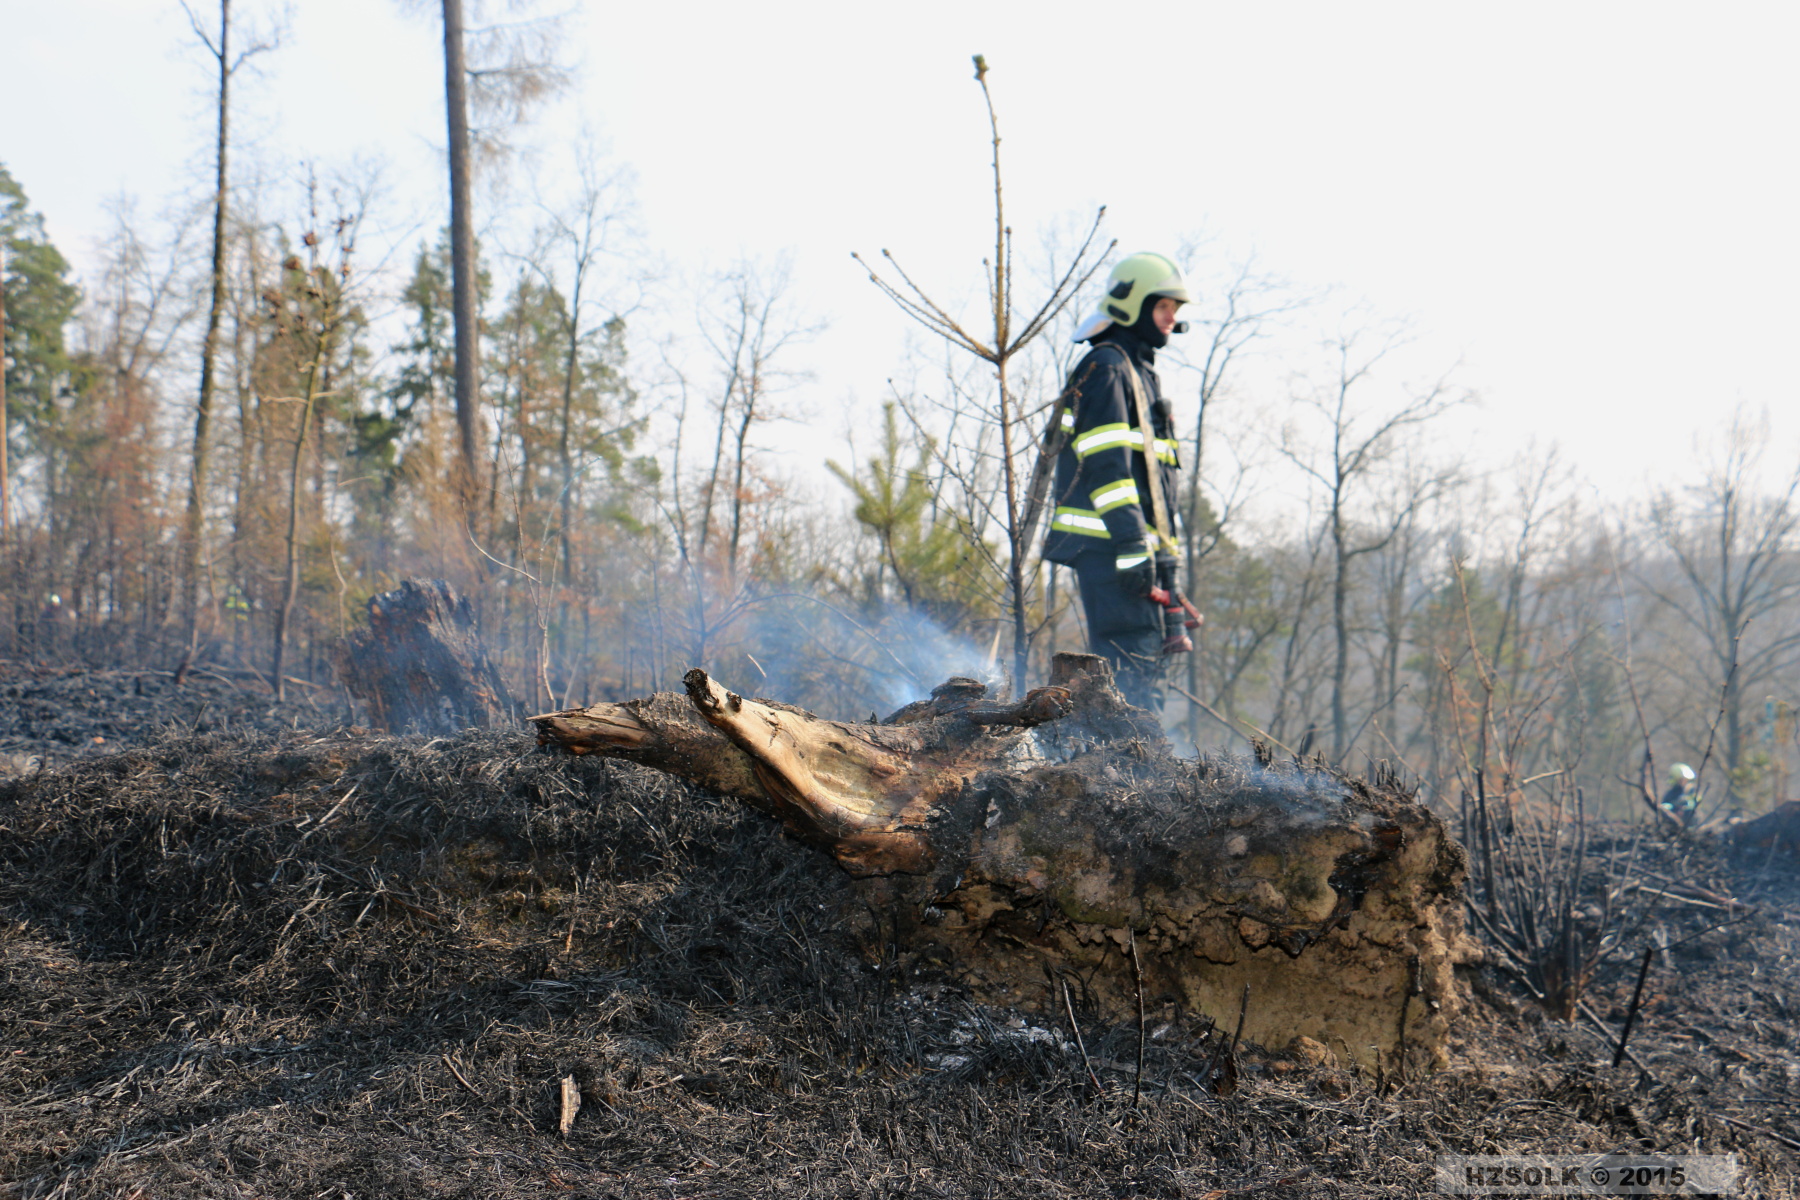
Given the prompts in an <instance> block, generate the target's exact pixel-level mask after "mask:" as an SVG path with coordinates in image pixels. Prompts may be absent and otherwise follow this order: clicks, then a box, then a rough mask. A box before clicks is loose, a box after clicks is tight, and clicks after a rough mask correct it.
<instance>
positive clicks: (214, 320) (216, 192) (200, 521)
mask: <svg viewBox="0 0 1800 1200" xmlns="http://www.w3.org/2000/svg"><path fill="white" fill-rule="evenodd" d="M230 39H231V0H219V45H218V47H217V56H218V60H219V131H218V140H217V143H216V146H215V151H214V168H215V174H214V180H213V243H212V301H211V303H210V304H209V305H208V307H207V312H206V336H205V338H204V339H202V341H201V343H200V400H199V405H198V407H197V408H196V409H195V412H194V459H193V470H192V472H191V473H190V474H189V477H188V502H187V520H186V522H185V524H184V525H183V527H182V536H181V579H182V594H183V597H184V604H185V607H186V614H185V615H186V618H187V619H186V624H187V644H188V650H187V653H188V655H189V656H191V655H192V654H193V653H194V650H195V645H196V640H197V639H198V637H199V632H200V629H199V620H200V540H201V538H202V536H203V535H204V533H205V509H206V472H207V458H208V453H209V450H210V430H209V426H210V425H211V424H212V407H213V392H214V389H215V387H216V380H215V378H214V375H215V371H216V358H217V355H218V346H219V322H220V319H221V318H222V317H223V315H224V310H225V221H226V215H227V204H228V201H229V196H228V194H227V183H228V179H229V173H228V161H227V160H228V151H229V148H230V144H231V140H230V132H231V129H230V125H231V70H232V62H231V41H230ZM186 666H187V661H186V659H184V660H183V662H182V667H183V669H184V670H185V668H186Z"/></svg>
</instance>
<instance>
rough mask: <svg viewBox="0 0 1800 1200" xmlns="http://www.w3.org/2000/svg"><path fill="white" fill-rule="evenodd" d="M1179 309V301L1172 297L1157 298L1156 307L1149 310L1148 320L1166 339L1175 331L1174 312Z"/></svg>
mask: <svg viewBox="0 0 1800 1200" xmlns="http://www.w3.org/2000/svg"><path fill="white" fill-rule="evenodd" d="M1180 307H1181V301H1179V300H1177V299H1175V298H1174V297H1172V296H1158V297H1157V298H1156V307H1155V308H1153V309H1151V310H1150V319H1151V320H1152V321H1155V322H1156V327H1157V328H1158V329H1160V330H1161V331H1162V332H1163V335H1164V336H1165V337H1166V336H1167V335H1168V334H1169V333H1171V332H1173V331H1174V329H1175V310H1176V309H1178V308H1180Z"/></svg>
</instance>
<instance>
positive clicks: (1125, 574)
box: [1116, 542, 1156, 597]
mask: <svg viewBox="0 0 1800 1200" xmlns="http://www.w3.org/2000/svg"><path fill="white" fill-rule="evenodd" d="M1116 562H1117V564H1118V568H1119V586H1120V587H1121V588H1123V589H1125V594H1126V595H1128V596H1145V597H1148V596H1149V595H1150V589H1151V588H1153V587H1155V586H1156V564H1155V563H1154V562H1153V561H1151V558H1150V551H1149V549H1148V547H1146V546H1145V545H1144V543H1142V542H1126V543H1124V544H1123V545H1121V546H1119V548H1118V558H1117V559H1116Z"/></svg>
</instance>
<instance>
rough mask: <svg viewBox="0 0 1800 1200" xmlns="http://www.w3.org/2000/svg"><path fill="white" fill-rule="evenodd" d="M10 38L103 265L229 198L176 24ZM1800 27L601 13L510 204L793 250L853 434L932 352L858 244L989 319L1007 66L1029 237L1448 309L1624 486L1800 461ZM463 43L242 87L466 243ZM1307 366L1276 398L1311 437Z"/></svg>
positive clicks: (1537, 433) (1471, 432)
mask: <svg viewBox="0 0 1800 1200" xmlns="http://www.w3.org/2000/svg"><path fill="white" fill-rule="evenodd" d="M195 3H196V6H197V8H200V9H203V10H204V9H205V8H206V7H207V6H208V3H209V0H195ZM571 3H576V0H571ZM239 6H240V7H242V8H252V6H251V4H250V2H249V0H239ZM4 10H5V12H4V17H3V19H0V112H4V113H5V114H6V117H5V120H4V122H3V123H0V130H3V131H4V132H3V133H0V162H4V163H5V164H6V166H7V167H8V168H9V169H10V170H11V171H12V173H13V174H14V175H15V176H16V177H17V178H18V179H19V180H20V182H21V183H22V184H23V185H24V186H25V188H26V189H27V191H28V193H29V194H30V196H31V199H32V201H33V203H34V205H35V206H36V207H37V208H38V209H39V210H40V211H42V212H43V213H44V214H45V216H46V217H47V219H48V222H49V227H50V230H51V232H52V235H53V236H54V237H55V238H56V239H57V240H58V242H59V243H60V244H61V245H62V247H63V249H64V251H65V252H66V253H68V254H69V255H70V257H71V258H73V259H74V260H75V261H76V263H77V264H78V266H80V265H85V264H87V263H91V262H92V260H93V252H92V244H93V242H94V240H95V239H96V238H97V237H99V236H100V235H102V234H103V233H104V232H105V229H106V227H107V224H108V218H107V215H106V203H107V201H108V199H109V198H111V197H113V196H116V195H118V194H119V193H121V192H126V193H131V194H135V195H136V196H138V197H140V199H141V202H142V206H143V207H144V208H145V209H146V210H154V209H156V208H157V207H159V206H160V205H162V204H164V203H166V202H167V201H168V200H169V199H170V198H171V197H173V196H175V195H177V194H179V193H182V192H183V191H189V192H191V191H192V187H191V185H192V184H193V182H194V181H197V180H199V179H200V178H201V177H202V175H203V173H204V170H205V162H206V154H207V151H208V147H209V145H210V142H209V139H210V136H211V129H210V123H209V122H210V117H209V115H208V111H207V109H208V105H209V104H210V99H211V93H210V89H211V81H210V79H209V77H208V76H207V74H206V71H205V64H204V62H203V60H202V59H201V58H200V56H199V55H198V54H196V53H195V52H194V50H193V48H192V46H191V41H192V35H191V33H189V31H188V29H187V26H186V18H185V17H184V16H183V15H182V13H181V10H180V8H179V6H178V5H176V4H174V3H167V2H162V0H157V2H151V0H57V2H56V3H53V4H43V3H27V2H26V0H4ZM214 11H215V12H216V9H215V10H214ZM252 11H254V10H252ZM1796 33H1800V10H1796V9H1795V8H1794V7H1793V6H1792V5H1785V4H1775V3H1742V4H1729V3H1722V4H1709V5H1697V4H1689V5H1679V6H1677V5H1664V4H1654V3H1641V2H1640V3H1594V2H1584V3H1574V4H1571V3H1567V2H1564V3H1554V4H1552V3H1509V4H1505V5H1499V4H1488V5H1472V4H1445V3H1441V2H1434V3H1416V4H1401V3H1343V2H1334V3H1264V4H1243V3H1237V4H1219V3H1190V4H1185V5H1174V4H1163V5H1151V4H1141V5H1105V6H1102V5H1094V4H1063V3H1043V2H1040V3H1030V4H1022V3H986V4H978V3H971V2H967V0H965V2H964V3H937V2H913V3H908V4H904V5H895V6H881V7H878V6H873V5H859V4H847V3H841V2H840V3H835V4H800V3H787V2H780V0H772V2H769V3H763V4H756V5H746V4H727V3H717V2H713V0H704V2H696V3H688V4H683V5H644V4H636V5H613V4H604V3H599V2H597V0H589V2H588V3H586V4H584V5H581V6H580V11H579V12H578V14H577V18H576V24H575V26H574V32H573V34H572V36H571V37H570V39H569V50H570V57H571V59H572V60H573V61H575V62H576V63H577V64H578V66H579V78H578V83H577V86H576V88H575V90H574V92H573V93H572V94H571V95H570V96H568V97H566V98H564V99H562V100H560V101H557V102H556V103H555V105H554V106H553V108H552V109H551V110H548V111H547V112H546V114H545V115H544V117H543V118H542V119H541V120H540V122H539V124H538V126H537V128H536V129H535V131H534V132H532V133H531V134H530V135H529V137H530V138H531V139H532V140H534V141H536V142H537V143H538V144H539V145H540V147H541V153H540V154H538V156H537V157H535V158H534V159H532V160H530V163H529V166H528V178H527V180H526V181H525V183H524V185H523V186H522V187H519V188H516V189H515V190H514V192H513V193H512V194H511V195H510V197H509V198H508V200H507V203H508V204H511V205H518V206H526V205H528V204H529V202H530V200H531V198H532V197H533V196H535V195H538V194H546V193H550V192H554V191H555V190H556V188H557V186H558V185H559V182H560V181H561V180H563V179H565V178H566V175H567V168H566V166H565V162H566V159H565V158H564V157H563V156H562V153H561V147H562V146H563V144H564V143H566V142H567V141H568V140H569V138H570V137H571V135H572V133H573V131H575V130H576V129H578V128H580V127H583V126H585V127H587V128H590V129H592V130H594V131H596V132H597V133H598V134H600V135H601V136H602V137H603V138H604V139H605V140H606V141H607V142H608V143H609V144H610V146H611V148H612V153H613V155H614V157H615V158H616V159H617V160H618V161H619V162H620V163H622V164H624V165H626V166H628V167H629V168H630V169H631V170H632V171H633V172H634V174H635V177H636V192H637V198H638V204H639V211H640V220H641V223H642V225H643V227H644V230H645V233H646V235H647V241H648V244H649V245H650V247H651V248H652V249H653V250H654V251H655V252H656V253H657V254H659V255H660V256H661V257H662V258H663V259H664V260H665V262H666V263H668V264H669V265H670V267H671V269H672V270H673V271H674V272H677V273H681V272H689V273H693V274H695V275H697V274H699V273H701V272H703V271H705V270H706V269H707V268H709V267H711V266H718V265H724V264H727V263H729V262H730V261H732V260H734V259H735V258H737V257H739V256H740V255H744V254H750V255H762V256H773V255H775V254H778V253H782V252H786V253H789V254H791V255H792V257H793V261H794V274H795V279H796V282H797V284H798V286H799V289H800V296H801V298H802V300H803V302H804V303H805V305H806V306H807V307H808V308H809V309H810V310H812V311H813V312H815V313H816V314H818V315H819V316H821V317H823V318H824V319H826V320H827V321H829V329H828V330H827V331H826V332H825V333H824V334H823V335H821V337H820V338H819V339H818V340H817V341H816V342H814V343H813V344H812V345H811V346H810V347H809V348H807V349H805V350H803V351H801V353H800V355H799V359H798V363H799V365H806V366H810V367H811V368H812V370H813V373H814V379H813V381H812V382H811V383H809V384H808V385H807V386H806V387H805V388H804V389H803V395H802V396H798V397H797V399H800V400H802V401H803V403H804V404H805V406H806V407H807V408H808V409H809V410H810V411H811V412H813V413H814V415H815V420H816V422H817V424H818V426H819V428H820V430H821V432H822V433H824V434H826V435H830V436H831V437H833V438H835V435H837V434H838V433H839V432H840V431H841V430H842V429H843V428H844V427H845V420H844V417H843V414H844V412H845V411H851V412H855V413H862V412H864V411H865V410H866V409H868V408H869V407H870V406H872V404H873V403H874V401H875V400H877V399H879V397H880V396H881V394H882V392H883V387H884V384H883V381H884V380H885V379H886V378H888V377H889V376H890V375H893V374H894V373H895V372H896V371H897V370H898V369H899V367H900V364H901V361H902V345H903V341H904V339H905V337H906V335H907V333H908V325H907V323H906V322H905V320H904V318H902V317H901V316H900V314H899V313H898V312H896V311H895V310H894V309H893V308H892V307H891V306H889V305H888V304H887V302H886V301H885V300H883V299H882V298H881V297H880V296H879V294H877V293H876V292H875V290H874V289H873V288H872V287H870V285H869V284H868V283H867V281H866V280H865V279H864V277H863V275H862V273H861V272H860V271H859V270H858V269H857V268H856V266H855V264H854V263H852V262H851V261H850V258H849V253H850V251H851V250H853V249H857V250H862V251H863V252H864V253H865V254H868V253H874V252H878V251H879V250H880V249H881V248H883V247H887V248H889V249H891V250H893V251H894V252H895V253H896V254H897V255H900V256H902V259H903V261H904V262H905V263H906V264H907V265H908V267H909V269H911V270H913V272H914V274H915V276H916V277H918V278H920V279H921V280H923V281H926V282H928V283H929V284H931V285H933V287H934V289H935V290H936V291H937V292H939V293H940V294H941V295H944V296H946V297H949V298H952V299H965V298H973V297H974V296H975V295H976V294H977V292H976V288H977V285H978V274H977V272H978V269H979V262H980V259H981V257H982V255H983V253H984V249H985V247H986V245H987V244H988V243H989V242H990V239H991V236H992V234H991V225H990V223H989V222H990V221H991V217H990V216H989V215H988V214H989V211H990V210H989V209H988V208H987V207H986V206H987V204H988V192H987V189H988V186H989V182H988V175H987V172H988V149H987V146H986V117H985V112H984V110H983V108H982V106H981V98H980V93H979V90H978V89H977V87H976V85H975V84H974V82H973V80H972V78H971V69H970V65H969V58H970V55H971V54H973V53H977V52H979V53H983V54H985V55H986V56H987V59H988V62H989V63H990V65H991V67H992V74H991V76H990V82H991V84H992V86H993V88H994V92H995V97H996V101H997V103H998V105H999V109H1000V117H1001V123H1002V129H1001V132H1002V135H1003V137H1004V138H1005V143H1004V151H1003V153H1004V155H1005V167H1006V171H1007V189H1008V197H1009V205H1010V209H1011V217H1012V220H1013V223H1014V227H1015V229H1016V230H1017V231H1018V235H1019V240H1020V244H1021V245H1022V246H1029V245H1034V244H1035V243H1036V241H1037V239H1038V237H1039V236H1040V234H1041V233H1042V232H1043V231H1044V230H1045V229H1046V228H1047V227H1048V226H1049V225H1050V224H1051V223H1053V222H1068V221H1071V220H1074V219H1078V218H1079V217H1080V216H1081V215H1082V214H1084V213H1091V212H1092V210H1093V208H1094V207H1095V206H1097V205H1099V204H1102V203H1104V204H1105V205H1107V208H1108V228H1109V230H1110V233H1111V234H1112V235H1113V236H1114V237H1117V238H1118V239H1119V241H1120V249H1121V250H1122V251H1127V252H1128V251H1132V250H1138V249H1164V250H1172V249H1173V248H1174V247H1175V246H1177V245H1178V244H1180V243H1181V241H1182V240H1183V239H1184V237H1187V236H1191V235H1193V234H1195V233H1198V232H1202V231H1205V232H1208V233H1210V234H1212V235H1214V236H1216V237H1217V238H1218V239H1219V241H1220V243H1221V244H1222V245H1224V246H1227V247H1231V248H1234V249H1238V250H1242V249H1247V248H1253V249H1254V250H1255V252H1256V253H1257V255H1258V257H1259V260H1260V262H1261V263H1262V264H1263V265H1264V266H1265V268H1266V269H1268V270H1271V271H1274V272H1278V273H1280V274H1282V275H1284V276H1286V277H1287V278H1289V279H1291V280H1293V281H1294V282H1295V283H1296V284H1297V285H1299V286H1300V287H1302V288H1304V289H1307V290H1309V291H1318V290H1322V289H1324V288H1327V287H1333V288H1336V289H1337V292H1336V294H1337V295H1339V296H1340V297H1344V298H1348V299H1366V300H1367V301H1368V302H1369V303H1370V304H1371V305H1372V306H1373V307H1374V309H1375V310H1377V311H1379V312H1380V313H1382V314H1384V315H1390V316H1405V317H1410V318H1411V319H1412V321H1413V323H1414V325H1415V328H1416V329H1417V331H1418V334H1419V341H1418V344H1417V345H1416V347H1415V350H1414V353H1415V354H1416V356H1417V358H1418V361H1420V362H1421V363H1427V364H1435V365H1437V366H1448V365H1449V364H1451V363H1453V362H1456V361H1458V360H1460V362H1461V366H1460V367H1459V369H1458V371H1457V375H1456V378H1457V380H1458V381H1459V382H1460V383H1462V384H1464V385H1466V386H1468V387H1471V388H1473V389H1475V390H1476V391H1478V392H1479V393H1480V394H1481V396H1482V399H1483V404H1482V406H1481V408H1480V409H1479V410H1477V411H1475V412H1473V413H1470V414H1466V415H1463V416H1460V417H1458V418H1457V424H1456V425H1455V426H1454V427H1453V429H1452V430H1451V431H1450V434H1451V436H1452V437H1453V438H1454V439H1455V440H1456V441H1458V442H1459V443H1462V444H1466V445H1467V446H1468V447H1470V448H1471V449H1472V451H1473V452H1474V453H1475V454H1476V455H1477V457H1478V458H1480V459H1482V460H1483V461H1487V462H1497V461H1499V460H1500V459H1502V458H1504V457H1505V456H1506V455H1507V454H1510V453H1512V452H1513V451H1515V450H1517V449H1518V448H1520V447H1522V446H1524V445H1525V444H1526V443H1527V442H1530V441H1532V440H1536V441H1539V442H1546V441H1556V442H1559V443H1561V444H1562V446H1563V447H1564V449H1565V450H1566V452H1567V454H1568V456H1569V458H1570V459H1571V460H1572V461H1573V462H1574V463H1575V464H1576V465H1577V466H1578V467H1579V468H1580V469H1581V471H1582V472H1583V473H1584V474H1585V475H1586V476H1587V477H1588V478H1589V479H1591V480H1592V481H1593V482H1594V484H1595V485H1596V486H1597V488H1598V489H1599V492H1600V494H1601V495H1602V496H1607V497H1615V498H1616V497H1623V496H1626V495H1629V494H1631V493H1633V492H1635V491H1636V490H1638V489H1639V488H1641V486H1642V483H1643V481H1644V480H1645V479H1646V478H1655V479H1668V478H1671V477H1680V475H1681V474H1682V473H1683V471H1684V470H1686V469H1687V467H1688V464H1690V463H1691V461H1692V458H1693V455H1694V447H1695V446H1696V444H1698V443H1700V442H1703V441H1704V440H1705V438H1706V437H1707V436H1708V435H1709V434H1710V433H1711V432H1713V431H1715V430H1717V429H1718V428H1719V427H1720V426H1721V425H1722V423H1723V420H1724V418H1725V416H1726V415H1727V414H1728V412H1729V410H1730V409H1731V408H1732V407H1733V406H1735V405H1737V404H1739V403H1740V402H1742V403H1747V404H1749V405H1752V406H1762V407H1766V408H1767V409H1768V410H1769V411H1770V414H1771V416H1772V418H1773V422H1774V426H1773V427H1774V435H1773V438H1772V441H1771V450H1772V451H1774V452H1775V457H1778V458H1780V459H1781V461H1782V463H1783V464H1787V463H1791V461H1792V459H1793V455H1794V451H1795V449H1796V445H1797V439H1800V419H1797V418H1796V416H1795V413H1796V409H1797V406H1796V405H1795V403H1794V401H1795V399H1796V382H1795V378H1794V375H1793V374H1792V364H1791V359H1792V346H1793V335H1792V331H1793V330H1794V328H1795V327H1796V324H1797V323H1800V291H1797V288H1796V283H1795V280H1796V279H1797V278H1800V220H1797V218H1796V214H1797V213H1800V165H1797V160H1796V154H1795V149H1796V146H1795V130H1794V124H1795V117H1796V114H1800V71H1796V70H1795V69H1794V67H1793V62H1792V58H1793V51H1794V47H1795V45H1796V36H1795V35H1796ZM439 53H440V42H439V36H438V32H437V28H436V25H435V23H434V22H432V21H430V20H427V19H425V18H424V17H420V16H408V15H406V13H405V12H404V11H403V9H402V7H401V6H400V5H399V4H397V3H394V2H393V0H296V3H295V4H294V5H293V7H292V19H291V22H290V27H289V33H288V37H287V39H286V41H285V43H284V45H283V47H282V48H281V49H280V50H278V51H277V52H276V53H274V54H271V55H268V56H265V58H263V59H262V60H261V71H260V73H259V77H258V78H255V79H252V80H248V81H246V82H245V83H244V84H243V86H242V88H241V90H240V92H239V102H238V105H237V111H238V114H239V118H238V119H239V128H240V129H241V130H242V131H243V133H244V135H245V136H246V138H249V139H253V141H254V147H253V148H251V149H247V151H246V158H247V159H248V158H251V157H254V158H255V159H257V160H259V161H261V162H264V163H267V164H271V165H272V166H273V167H275V168H276V169H284V168H285V167H286V166H287V165H289V164H294V163H297V162H299V161H300V160H302V159H305V160H310V161H314V162H317V163H320V164H322V165H325V166H330V165H332V164H336V163H343V162H346V161H348V160H350V159H352V158H363V159H366V160H371V161H379V162H381V163H383V164H384V167H385V178H386V183H387V187H388V191H389V197H388V208H387V211H386V214H385V216H386V219H387V222H388V225H389V226H390V227H391V228H400V229H417V230H421V231H425V232H434V231H435V230H436V228H437V227H438V226H439V225H441V224H442V222H443V220H444V217H443V211H444V202H443V201H442V199H441V197H442V194H443V190H444V187H443V184H442V182H441V174H440V170H439V167H438V158H437V155H438V153H439V151H438V147H439V146H440V145H441V141H442V136H443V135H442V129H443V116H442V66H441V59H440V58H439ZM1091 301H1092V297H1084V298H1083V305H1084V306H1086V305H1088V304H1090V303H1091ZM666 311H667V312H668V313H674V312H676V311H678V306H675V305H671V306H670V307H669V308H668V309H667V310H666ZM658 319H662V320H668V319H671V318H669V317H667V316H665V317H661V318H658ZM1278 375H1279V372H1278V371H1275V370H1271V371H1269V372H1268V373H1267V374H1266V377H1264V378H1263V382H1262V384H1261V385H1260V386H1261V387H1262V391H1261V393H1260V394H1258V395H1256V396H1254V397H1250V398H1249V399H1248V400H1247V401H1246V403H1247V404H1254V405H1256V406H1260V409H1261V410H1262V411H1264V412H1265V413H1267V414H1271V415H1272V417H1273V419H1277V420H1278V419H1279V416H1280V413H1281V411H1282V400H1283V397H1282V395H1281V390H1280V389H1281V386H1282V385H1281V383H1280V380H1279V378H1278ZM1176 399H1177V403H1178V406H1180V407H1184V408H1191V403H1192V398H1191V397H1189V396H1183V395H1180V394H1178V395H1177V397H1176ZM846 405H848V406H849V408H848V409H846ZM791 453H811V452H810V451H792V452H791Z"/></svg>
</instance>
